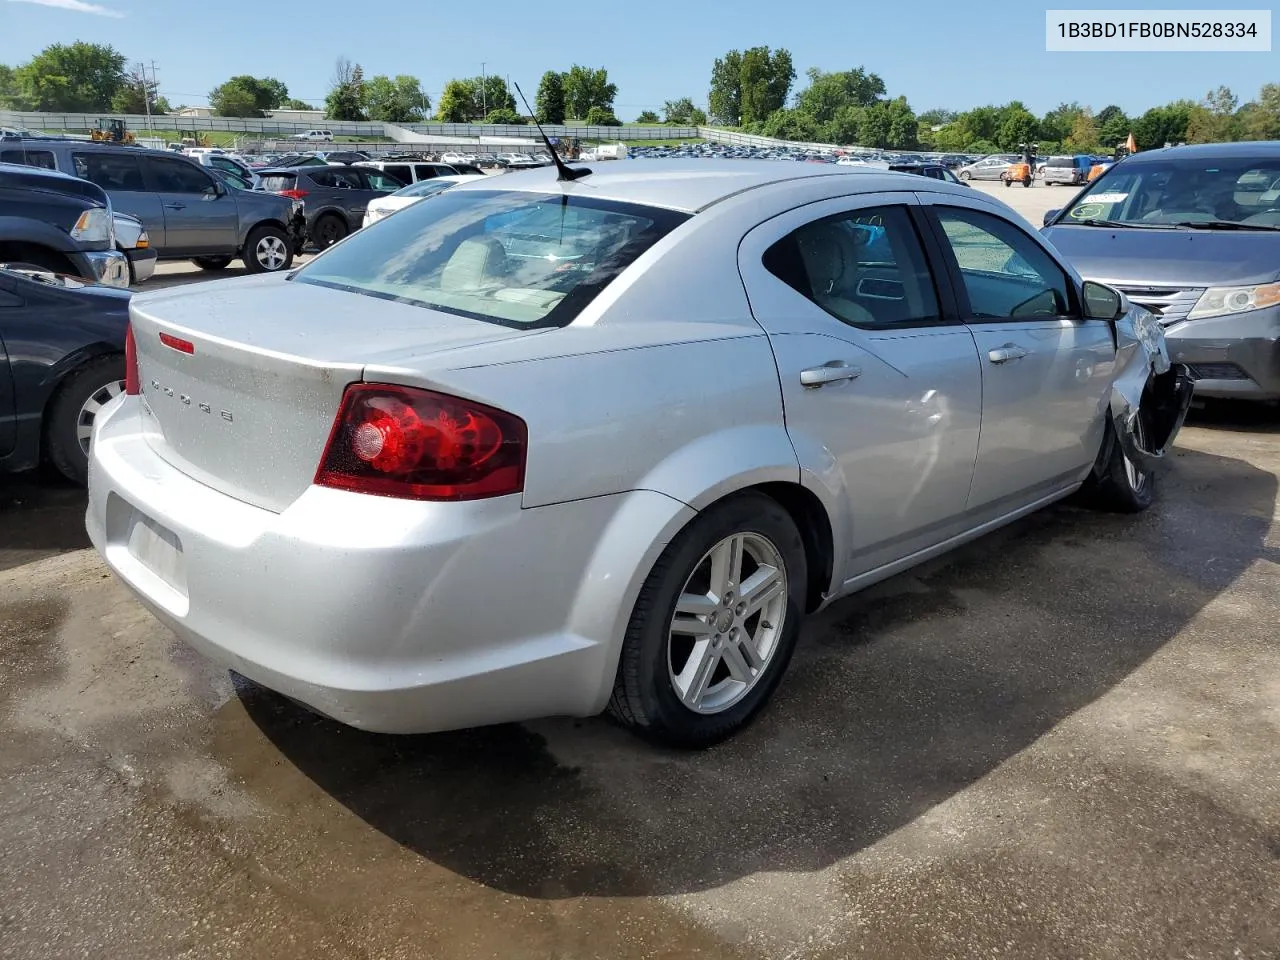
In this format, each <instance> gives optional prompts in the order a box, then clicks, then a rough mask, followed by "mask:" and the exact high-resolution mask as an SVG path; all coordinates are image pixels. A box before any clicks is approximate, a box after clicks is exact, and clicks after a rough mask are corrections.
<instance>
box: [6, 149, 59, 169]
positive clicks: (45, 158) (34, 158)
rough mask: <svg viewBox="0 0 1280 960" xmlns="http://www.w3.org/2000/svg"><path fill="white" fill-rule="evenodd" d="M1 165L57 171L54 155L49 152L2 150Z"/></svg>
mask: <svg viewBox="0 0 1280 960" xmlns="http://www.w3.org/2000/svg"><path fill="white" fill-rule="evenodd" d="M0 163H20V164H23V165H24V166H28V167H40V168H42V169H44V170H57V169H58V167H57V165H56V164H55V163H54V162H53V154H52V153H50V152H49V151H48V150H24V149H21V148H19V149H17V150H2V151H0Z"/></svg>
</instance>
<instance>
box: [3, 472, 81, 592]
mask: <svg viewBox="0 0 1280 960" xmlns="http://www.w3.org/2000/svg"><path fill="white" fill-rule="evenodd" d="M86 503H87V500H86V494H85V490H84V488H83V487H78V486H76V485H75V484H73V483H70V482H69V481H67V480H65V479H63V478H62V477H61V476H59V475H57V474H56V473H54V472H53V471H51V470H33V471H30V472H26V473H20V474H16V475H12V476H2V475H0V570H11V569H13V568H15V567H20V566H22V565H23V564H25V563H33V562H35V561H36V560H43V559H44V558H45V557H51V556H55V555H56V554H59V553H67V552H68V551H71V550H81V549H83V548H85V547H87V546H89V535H88V534H87V533H86V532H85V528H84V511H85V506H86Z"/></svg>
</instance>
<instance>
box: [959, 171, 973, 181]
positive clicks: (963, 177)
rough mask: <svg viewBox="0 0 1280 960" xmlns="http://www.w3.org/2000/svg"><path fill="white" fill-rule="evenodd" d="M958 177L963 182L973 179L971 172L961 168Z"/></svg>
mask: <svg viewBox="0 0 1280 960" xmlns="http://www.w3.org/2000/svg"><path fill="white" fill-rule="evenodd" d="M960 179H961V180H964V181H965V182H968V181H969V180H972V179H973V174H971V173H970V172H969V171H968V170H962V171H960Z"/></svg>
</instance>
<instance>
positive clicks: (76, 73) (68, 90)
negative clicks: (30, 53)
mask: <svg viewBox="0 0 1280 960" xmlns="http://www.w3.org/2000/svg"><path fill="white" fill-rule="evenodd" d="M124 62H125V60H124V54H122V53H120V52H119V51H117V50H116V49H115V48H114V47H111V46H107V45H105V44H97V43H85V42H84V41H82V40H77V41H76V42H75V43H71V44H62V43H55V44H52V45H50V46H48V47H45V48H44V49H43V50H41V51H40V52H39V53H38V54H36V55H35V56H34V57H32V58H31V60H30V61H28V62H27V63H25V64H23V65H22V66H21V67H19V68H18V69H17V70H15V71H14V73H13V81H12V82H13V83H14V84H15V85H16V86H17V96H18V98H20V99H21V101H22V103H23V104H24V105H25V106H26V107H27V108H28V109H30V110H42V111H52V112H66V113H97V112H99V111H106V110H109V109H110V108H111V99H112V98H113V97H114V96H115V95H116V92H117V91H118V90H119V89H120V88H121V87H122V86H124V84H125V75H124Z"/></svg>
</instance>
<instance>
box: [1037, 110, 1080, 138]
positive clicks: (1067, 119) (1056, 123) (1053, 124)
mask: <svg viewBox="0 0 1280 960" xmlns="http://www.w3.org/2000/svg"><path fill="white" fill-rule="evenodd" d="M1084 112H1085V108H1084V107H1082V106H1080V104H1078V103H1076V102H1075V101H1072V102H1071V103H1060V104H1058V105H1057V106H1056V107H1054V108H1053V109H1052V110H1050V111H1049V112H1048V113H1046V114H1045V115H1044V117H1043V118H1042V119H1041V120H1040V125H1039V131H1038V136H1039V137H1040V138H1041V139H1044V140H1065V139H1066V138H1067V137H1068V136H1070V135H1071V128H1072V127H1073V126H1074V125H1075V122H1076V118H1077V117H1079V116H1080V114H1082V113H1084Z"/></svg>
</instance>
